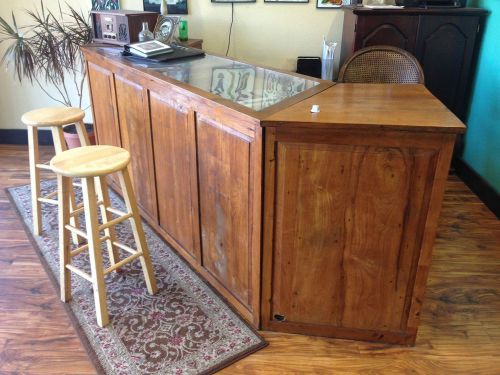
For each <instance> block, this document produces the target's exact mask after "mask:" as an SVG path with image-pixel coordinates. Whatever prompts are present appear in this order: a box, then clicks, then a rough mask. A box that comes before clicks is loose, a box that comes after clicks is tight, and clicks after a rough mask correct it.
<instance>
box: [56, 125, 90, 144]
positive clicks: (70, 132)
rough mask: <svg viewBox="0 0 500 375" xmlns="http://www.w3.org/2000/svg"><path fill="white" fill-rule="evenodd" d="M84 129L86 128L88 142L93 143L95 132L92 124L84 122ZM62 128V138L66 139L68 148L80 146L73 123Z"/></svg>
mask: <svg viewBox="0 0 500 375" xmlns="http://www.w3.org/2000/svg"><path fill="white" fill-rule="evenodd" d="M85 129H87V135H88V136H89V141H90V144H91V145H95V134H94V127H93V125H92V124H85ZM63 130H64V140H65V141H66V145H67V146H68V149H70V148H75V147H80V146H81V145H80V139H79V138H78V133H77V132H76V127H75V125H68V126H65V127H64V129H63Z"/></svg>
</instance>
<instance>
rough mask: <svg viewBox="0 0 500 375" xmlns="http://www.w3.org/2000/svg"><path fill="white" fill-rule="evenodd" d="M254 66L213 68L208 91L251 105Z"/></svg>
mask: <svg viewBox="0 0 500 375" xmlns="http://www.w3.org/2000/svg"><path fill="white" fill-rule="evenodd" d="M254 85H255V68H251V67H248V66H242V67H234V68H214V69H213V70H212V83H211V84H210V92H211V93H212V94H215V95H219V96H221V97H223V98H224V99H229V100H231V101H233V102H235V103H238V104H242V105H244V106H247V107H251V106H252V101H253V97H254V92H253V89H254Z"/></svg>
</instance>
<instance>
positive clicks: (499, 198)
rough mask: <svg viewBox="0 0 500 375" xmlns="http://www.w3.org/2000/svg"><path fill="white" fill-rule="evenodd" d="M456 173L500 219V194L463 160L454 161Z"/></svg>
mask: <svg viewBox="0 0 500 375" xmlns="http://www.w3.org/2000/svg"><path fill="white" fill-rule="evenodd" d="M453 165H454V167H455V173H456V174H457V176H458V177H460V179H461V180H462V181H463V182H465V184H466V185H467V186H468V187H469V189H471V190H472V191H473V192H474V194H476V195H477V196H478V197H479V199H481V201H483V203H484V204H485V205H486V206H487V207H488V208H489V209H490V210H491V211H492V212H493V213H494V214H495V215H496V217H497V218H499V219H500V194H498V192H497V191H496V190H495V189H494V188H493V187H492V186H491V185H490V184H489V183H488V182H487V181H486V180H485V179H484V178H482V177H481V176H480V175H479V174H478V173H477V172H476V171H475V170H474V169H472V168H471V167H470V166H469V165H468V164H467V163H466V162H465V161H464V160H463V159H461V158H456V159H454V160H453Z"/></svg>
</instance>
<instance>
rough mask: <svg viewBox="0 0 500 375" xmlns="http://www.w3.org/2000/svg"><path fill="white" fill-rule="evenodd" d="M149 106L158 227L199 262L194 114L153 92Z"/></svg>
mask: <svg viewBox="0 0 500 375" xmlns="http://www.w3.org/2000/svg"><path fill="white" fill-rule="evenodd" d="M186 100H187V99H186ZM150 105H151V126H152V131H153V145H154V157H155V166H156V188H157V192H158V208H159V221H160V226H161V227H162V228H163V229H165V231H166V232H167V233H168V234H169V235H170V236H172V238H173V239H175V240H176V241H177V242H178V243H179V245H180V246H182V248H184V249H185V250H186V251H187V252H188V253H189V254H191V255H192V256H193V257H194V258H196V259H200V240H199V220H198V189H197V184H196V182H197V176H196V142H195V123H194V121H195V120H194V114H193V113H192V112H189V111H188V110H187V109H186V108H184V107H182V106H180V105H179V104H176V103H173V102H169V101H166V100H165V99H163V98H162V96H160V95H157V94H155V93H154V92H151V93H150Z"/></svg>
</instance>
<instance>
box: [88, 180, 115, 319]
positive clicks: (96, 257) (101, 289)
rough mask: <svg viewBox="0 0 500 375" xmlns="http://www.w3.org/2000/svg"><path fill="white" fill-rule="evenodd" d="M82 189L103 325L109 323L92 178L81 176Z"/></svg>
mask: <svg viewBox="0 0 500 375" xmlns="http://www.w3.org/2000/svg"><path fill="white" fill-rule="evenodd" d="M82 189H83V204H84V206H85V224H86V227H87V237H88V238H87V240H88V244H89V257H90V268H91V270H92V286H93V288H94V302H95V310H96V315H97V324H98V325H99V326H100V327H104V326H105V325H107V324H108V323H109V316H108V307H107V305H106V285H105V283H104V269H103V264H102V254H101V243H100V241H99V229H98V228H99V221H98V220H97V202H96V199H95V197H96V190H95V184H94V178H93V177H87V178H82Z"/></svg>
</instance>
